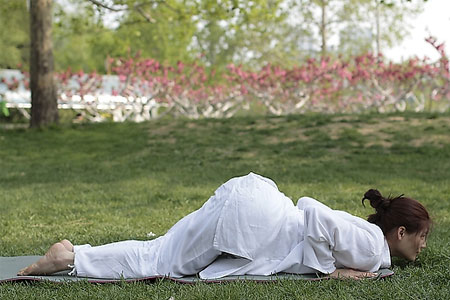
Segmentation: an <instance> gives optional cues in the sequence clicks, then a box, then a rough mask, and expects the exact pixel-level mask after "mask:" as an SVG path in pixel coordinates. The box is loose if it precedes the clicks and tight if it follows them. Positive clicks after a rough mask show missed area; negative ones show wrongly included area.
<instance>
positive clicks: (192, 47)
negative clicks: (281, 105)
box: [0, 0, 423, 73]
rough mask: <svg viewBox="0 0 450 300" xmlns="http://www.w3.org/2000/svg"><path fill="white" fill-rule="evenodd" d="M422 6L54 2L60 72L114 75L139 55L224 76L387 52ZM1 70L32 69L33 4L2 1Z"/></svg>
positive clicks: (326, 1)
mask: <svg viewBox="0 0 450 300" xmlns="http://www.w3.org/2000/svg"><path fill="white" fill-rule="evenodd" d="M422 8H423V1H397V2H389V3H382V1H378V0H253V1H246V0H165V1H148V0H54V5H53V9H54V19H53V22H54V26H53V43H54V56H55V67H56V70H57V71H58V70H66V69H68V68H69V67H70V68H71V69H72V70H74V71H77V70H83V71H86V72H90V71H94V70H95V71H97V72H99V73H108V72H109V71H110V70H109V66H108V58H109V57H112V58H115V57H124V56H127V55H134V54H135V53H136V52H138V51H139V52H141V56H142V57H149V58H154V59H156V60H158V61H160V62H164V63H167V64H174V63H176V62H177V61H184V62H197V63H200V64H202V65H204V66H205V67H207V68H210V69H214V70H215V71H217V72H220V71H221V70H224V69H225V67H226V66H227V65H228V64H229V63H231V62H232V63H234V64H243V65H245V66H247V67H250V68H259V67H261V66H262V65H265V64H268V63H271V64H276V65H279V66H283V67H287V66H293V65H296V64H299V63H301V62H303V61H305V60H306V59H308V58H310V57H317V56H324V55H326V56H343V57H346V56H351V55H357V54H361V53H365V52H373V53H376V54H378V52H383V49H386V48H387V47H391V46H393V45H394V44H396V43H399V42H401V41H402V39H403V38H404V37H405V36H406V35H407V34H408V28H409V27H410V26H409V22H411V21H412V20H413V19H414V17H415V16H416V15H417V14H418V13H420V12H421V11H422ZM0 28H1V29H0V68H17V67H18V65H19V64H23V67H24V68H25V69H27V68H28V56H29V50H30V49H29V47H30V42H29V34H28V31H29V14H28V4H27V0H13V1H10V0H0Z"/></svg>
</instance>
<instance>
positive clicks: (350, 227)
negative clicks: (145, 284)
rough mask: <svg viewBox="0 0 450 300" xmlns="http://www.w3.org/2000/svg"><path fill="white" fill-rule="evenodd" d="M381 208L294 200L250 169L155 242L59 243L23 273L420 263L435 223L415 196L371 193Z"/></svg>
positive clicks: (341, 273)
mask: <svg viewBox="0 0 450 300" xmlns="http://www.w3.org/2000/svg"><path fill="white" fill-rule="evenodd" d="M365 199H368V200H369V201H370V204H371V206H372V207H374V208H375V210H376V213H375V214H372V215H370V216H369V219H368V221H366V220H363V219H361V218H359V217H355V216H352V215H350V214H348V213H346V212H343V211H337V210H332V209H331V208H329V207H327V206H325V205H324V204H322V203H320V202H318V201H316V200H314V199H312V198H309V197H303V198H300V199H299V200H298V202H297V206H294V204H293V203H292V201H291V199H289V198H288V197H286V196H285V195H284V194H283V193H281V192H280V191H279V190H278V188H277V186H276V184H275V183H274V182H273V181H272V180H270V179H268V178H265V177H262V176H260V175H257V174H254V173H250V174H248V175H246V176H242V177H236V178H232V179H230V180H229V181H228V182H226V183H225V184H223V185H222V186H220V187H219V188H218V189H217V190H216V192H215V193H214V195H213V196H212V197H211V198H209V200H208V201H206V202H205V203H204V205H203V206H202V207H201V208H200V209H198V210H196V211H194V212H192V213H191V214H189V215H187V216H185V217H184V218H182V219H181V220H180V221H178V222H177V223H176V224H175V225H174V226H173V227H172V228H171V229H170V230H169V231H168V232H167V233H166V234H165V235H163V236H161V237H159V238H157V239H154V240H151V241H123V242H117V243H112V244H107V245H103V246H97V247H91V246H90V245H80V246H73V245H72V244H71V243H70V242H69V241H67V240H63V241H61V242H59V243H56V244H54V245H53V246H52V247H50V249H49V250H48V252H47V253H46V254H45V256H43V257H42V258H41V259H40V260H39V261H37V262H36V263H34V264H32V265H30V266H28V267H27V268H24V269H22V270H21V271H20V272H19V273H18V275H43V274H51V273H54V272H58V271H62V270H68V269H72V271H71V274H73V275H77V276H83V277H95V278H142V277H150V276H157V275H166V276H171V277H182V276H186V275H193V274H199V276H200V278H203V279H212V278H220V277H224V276H227V275H244V274H253V275H270V274H275V273H278V272H288V273H295V274H305V273H316V272H320V273H324V274H330V275H331V276H332V277H350V278H355V279H357V278H363V277H371V276H375V273H374V272H375V271H377V270H378V269H380V268H386V267H389V266H390V264H391V256H398V257H403V258H406V259H408V260H411V261H412V260H415V258H416V256H417V254H418V253H419V252H420V251H421V250H422V249H423V248H425V246H426V238H427V234H428V231H429V228H430V225H431V220H430V217H429V215H428V212H427V211H426V209H425V208H424V207H423V206H422V205H421V204H420V203H419V202H417V201H415V200H413V199H410V198H406V197H403V195H402V196H399V197H396V198H384V197H382V196H381V194H380V193H379V192H378V191H376V190H369V191H368V192H366V194H365V195H364V198H363V203H364V200H365Z"/></svg>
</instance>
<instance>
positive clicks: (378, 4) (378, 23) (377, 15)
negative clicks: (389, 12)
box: [375, 1, 381, 55]
mask: <svg viewBox="0 0 450 300" xmlns="http://www.w3.org/2000/svg"><path fill="white" fill-rule="evenodd" d="M375 5H376V7H375V9H376V10H375V23H376V46H377V55H380V54H381V45H380V43H381V41H380V3H379V2H378V1H376V4H375Z"/></svg>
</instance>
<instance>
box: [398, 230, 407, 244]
mask: <svg viewBox="0 0 450 300" xmlns="http://www.w3.org/2000/svg"><path fill="white" fill-rule="evenodd" d="M405 235H406V228H405V226H399V227H398V228H397V239H398V240H399V241H401V240H402V239H403V238H404V237H405Z"/></svg>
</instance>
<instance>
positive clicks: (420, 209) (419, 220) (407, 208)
mask: <svg viewBox="0 0 450 300" xmlns="http://www.w3.org/2000/svg"><path fill="white" fill-rule="evenodd" d="M365 199H367V200H369V201H370V206H372V207H373V208H375V213H374V214H372V215H370V216H369V217H368V219H367V221H369V222H370V223H374V224H376V225H378V226H379V227H380V228H381V230H382V231H383V233H384V234H385V235H386V234H387V233H389V232H390V231H391V230H393V229H396V228H398V227H400V226H405V228H406V231H407V232H410V233H416V234H417V233H419V232H421V231H422V230H428V229H429V228H430V226H431V219H430V216H429V214H428V211H427V210H426V208H425V207H424V206H423V205H422V204H420V202H419V201H416V200H414V199H411V198H407V197H404V196H403V195H400V196H398V197H395V198H393V197H391V196H389V197H387V198H385V197H383V196H382V195H381V193H380V192H379V191H378V190H374V189H370V190H368V191H367V192H366V193H365V194H364V197H363V199H362V204H363V205H364V200H365Z"/></svg>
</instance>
